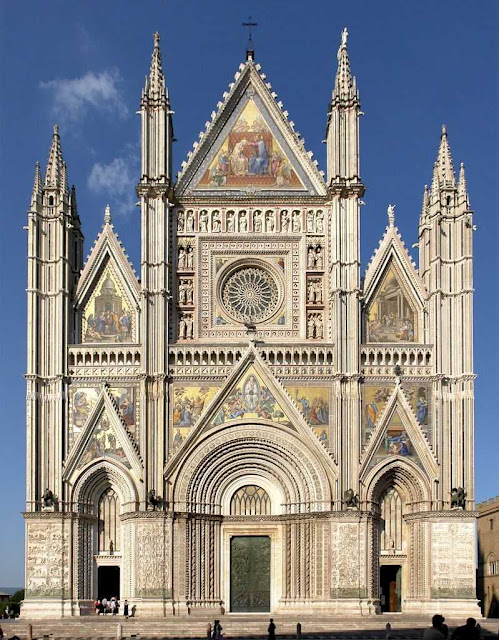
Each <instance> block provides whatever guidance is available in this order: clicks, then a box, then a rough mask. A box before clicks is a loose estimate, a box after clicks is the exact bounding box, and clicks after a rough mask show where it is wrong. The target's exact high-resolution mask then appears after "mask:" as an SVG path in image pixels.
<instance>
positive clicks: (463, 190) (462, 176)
mask: <svg viewBox="0 0 499 640" xmlns="http://www.w3.org/2000/svg"><path fill="white" fill-rule="evenodd" d="M457 193H458V196H459V200H465V201H466V202H467V203H468V187H467V184H466V173H465V170H464V162H461V166H460V167H459V180H458V183H457Z"/></svg>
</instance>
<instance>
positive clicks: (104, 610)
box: [102, 598, 107, 615]
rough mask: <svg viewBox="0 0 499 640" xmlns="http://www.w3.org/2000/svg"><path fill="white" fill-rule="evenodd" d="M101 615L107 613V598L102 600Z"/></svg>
mask: <svg viewBox="0 0 499 640" xmlns="http://www.w3.org/2000/svg"><path fill="white" fill-rule="evenodd" d="M102 613H103V614H104V615H106V613H107V598H102Z"/></svg>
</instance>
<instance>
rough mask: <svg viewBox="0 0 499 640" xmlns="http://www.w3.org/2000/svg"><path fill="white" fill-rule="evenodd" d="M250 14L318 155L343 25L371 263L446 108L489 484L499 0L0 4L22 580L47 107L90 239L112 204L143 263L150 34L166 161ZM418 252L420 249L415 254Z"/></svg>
mask: <svg viewBox="0 0 499 640" xmlns="http://www.w3.org/2000/svg"><path fill="white" fill-rule="evenodd" d="M248 14H251V15H253V16H254V17H255V18H256V19H257V20H258V22H259V27H258V28H257V30H256V33H255V37H254V40H255V49H256V59H257V61H258V62H260V63H261V65H262V70H263V71H264V72H265V73H266V74H267V79H268V80H269V81H270V82H271V83H272V85H273V89H274V90H275V91H276V92H277V93H278V94H279V98H278V99H280V100H282V101H283V103H284V108H285V109H286V110H287V111H289V114H290V118H291V119H292V120H293V121H294V122H295V124H296V129H297V130H299V131H300V132H301V133H302V135H303V137H304V138H305V141H306V147H307V148H308V149H310V150H312V151H313V152H314V153H315V157H316V158H317V159H318V160H319V166H320V168H321V169H324V170H325V147H324V145H323V144H321V141H322V139H323V137H324V130H325V121H326V111H327V105H328V101H329V98H330V93H331V89H332V86H333V79H334V71H335V63H336V51H337V48H338V44H339V41H340V33H341V29H342V28H343V27H344V26H345V25H346V26H348V30H349V32H350V37H349V52H350V59H351V63H352V67H353V71H354V73H355V75H356V76H357V80H358V86H359V89H360V96H361V102H362V108H363V110H364V112H365V114H366V115H365V117H364V118H363V119H362V122H361V127H362V128H361V152H362V156H361V168H362V177H363V180H364V182H365V184H366V185H367V192H366V194H365V197H364V200H365V202H366V206H365V207H363V209H362V259H363V266H364V268H365V265H366V264H367V262H368V260H369V258H370V256H371V254H372V252H373V250H374V249H375V247H376V246H377V244H378V240H379V238H380V237H381V235H382V233H383V231H384V228H385V225H386V207H387V204H388V203H395V204H396V205H397V209H396V214H397V226H398V227H399V229H400V231H401V232H402V234H403V237H404V239H405V242H406V245H408V246H409V247H410V246H411V245H412V244H413V243H414V242H416V240H417V223H418V216H419V212H420V207H421V198H422V193H423V186H424V184H425V183H429V182H430V181H431V171H432V165H433V162H434V160H435V156H436V152H437V148H438V143H439V137H440V130H441V125H442V123H446V125H447V129H448V132H449V140H450V145H451V150H452V153H453V158H454V166H455V167H458V166H459V163H460V162H461V161H464V162H465V164H466V171H467V179H468V188H469V192H470V199H471V205H472V208H473V209H474V210H475V212H476V216H475V223H476V225H477V227H478V230H477V232H476V234H475V255H476V262H475V286H476V297H475V312H476V315H475V369H476V372H477V373H478V379H477V383H476V496H477V499H478V500H483V499H485V498H488V497H490V496H494V495H497V494H499V473H498V472H497V455H498V451H499V429H498V428H497V413H496V409H495V407H496V404H495V400H496V396H495V394H496V393H497V389H498V387H499V385H498V382H499V380H498V374H497V369H498V367H497V356H498V353H497V346H496V345H497V342H496V335H495V332H496V331H497V327H498V326H499V322H498V320H499V318H498V313H497V311H498V309H497V301H496V296H497V293H498V289H497V272H498V268H497V232H498V224H497V217H498V206H497V205H498V195H497V175H498V169H499V167H498V161H497V142H498V135H497V134H498V117H497V110H498V101H497V93H496V92H497V59H498V55H497V54H498V52H497V42H498V41H497V35H496V34H497V30H498V26H499V25H498V20H497V17H498V16H497V2H496V0H490V1H487V0H483V1H482V2H479V3H472V2H468V1H466V2H464V1H461V0H439V2H435V1H434V0H418V2H401V1H400V0H393V1H381V2H372V0H362V1H361V0H357V1H356V2H334V1H331V0H321V1H316V2H314V1H311V2H308V3H304V2H302V1H301V0H272V2H269V1H268V0H266V1H264V0H252V2H242V1H241V0H240V1H238V2H237V1H236V2H234V0H217V1H216V2H211V3H208V2H200V1H199V0H183V2H168V1H166V0H163V1H161V0H147V1H146V2H132V1H128V0H120V1H118V0H106V1H105V2H102V0H87V1H86V2H79V1H75V0H62V1H55V0H46V1H45V2H43V3H42V2H30V3H29V4H26V3H13V2H3V3H1V6H0V41H1V44H0V47H1V60H2V65H1V68H0V90H1V95H2V100H1V104H0V127H1V129H0V135H1V138H0V140H1V145H0V152H1V156H0V181H1V193H2V205H3V206H2V233H1V235H0V243H1V249H0V260H1V263H2V264H1V270H0V273H1V278H2V281H1V285H2V288H1V291H2V299H3V304H4V312H3V313H2V314H1V315H0V322H1V334H0V335H1V336H2V341H1V371H0V375H1V389H2V399H3V402H2V404H3V407H4V409H3V414H2V415H3V419H2V420H1V422H0V442H1V443H2V444H1V447H0V469H1V472H2V474H1V477H2V501H1V507H0V522H1V526H0V549H1V550H2V552H1V553H0V584H3V585H5V586H8V585H14V586H15V585H20V584H22V583H23V552H24V539H23V535H24V534H23V531H24V525H23V520H22V517H21V515H20V512H21V511H22V510H23V508H24V468H25V451H24V447H25V418H24V412H25V406H24V395H25V385H24V380H23V377H22V376H23V374H24V371H25V335H26V330H25V318H26V314H25V287H26V232H25V231H23V225H25V224H26V211H27V209H28V206H29V198H30V193H31V187H32V182H33V173H34V166H35V162H36V161H37V160H40V161H41V163H42V169H43V170H44V169H45V163H46V159H47V155H48V150H49V145H50V139H51V132H52V126H53V124H54V123H55V122H58V123H59V125H60V130H61V138H62V147H63V152H64V157H65V160H66V162H67V164H68V168H69V180H70V183H74V184H76V188H77V194H78V204H79V211H80V216H81V218H82V222H83V229H84V233H85V237H86V245H85V249H86V253H88V251H89V249H90V246H91V244H92V242H93V240H94V238H95V236H96V234H97V232H98V230H99V228H100V226H101V224H102V217H103V211H104V207H105V205H106V203H107V202H109V203H110V205H111V208H112V211H113V217H114V222H115V228H116V229H117V231H118V232H119V234H120V237H121V239H122V240H123V242H124V244H125V246H126V248H127V250H128V253H129V254H130V257H131V259H132V261H133V263H134V265H135V266H136V267H138V266H139V264H140V263H139V249H140V246H139V211H138V209H137V208H135V207H134V203H135V201H136V198H135V193H134V185H135V183H136V182H137V180H138V171H139V119H138V116H137V115H135V111H136V110H137V108H138V106H139V100H140V92H141V89H142V85H143V81H144V76H145V74H146V73H147V71H148V68H149V63H150V56H151V51H152V43H153V41H152V34H153V32H154V31H156V30H158V31H159V32H160V33H161V46H162V50H163V62H164V67H165V72H166V76H167V83H168V86H169V89H170V96H171V100H172V105H173V109H174V110H175V116H174V118H175V119H174V126H175V135H176V138H177V139H178V142H177V143H176V144H175V148H174V154H175V155H174V163H175V169H176V170H177V169H178V168H179V167H180V163H181V162H182V160H184V159H185V157H186V154H187V151H188V150H189V149H190V148H191V146H192V143H193V142H194V140H196V139H197V137H198V133H199V131H201V130H202V129H203V128H204V123H205V121H206V120H208V119H209V118H210V114H211V111H212V110H213V109H214V107H215V105H216V103H217V101H218V100H220V99H221V95H222V93H223V92H224V91H225V90H226V89H227V85H228V84H229V82H231V81H232V79H233V76H234V73H235V72H236V71H237V68H238V65H239V63H240V62H241V61H243V60H244V52H245V47H246V41H247V34H246V33H245V32H244V30H243V29H242V27H241V26H240V25H241V22H242V21H243V20H245V19H246V18H247V16H248ZM414 257H416V256H414Z"/></svg>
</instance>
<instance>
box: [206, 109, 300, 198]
mask: <svg viewBox="0 0 499 640" xmlns="http://www.w3.org/2000/svg"><path fill="white" fill-rule="evenodd" d="M247 187H252V188H254V189H276V188H277V189H279V188H282V187H286V188H288V189H289V188H291V189H293V188H294V189H303V188H304V186H303V184H302V182H301V180H300V178H299V177H298V175H297V174H296V171H295V170H294V169H293V167H292V164H291V162H290V161H289V159H288V158H287V157H286V154H285V153H284V151H283V149H282V147H281V146H280V145H279V143H278V142H277V140H276V138H275V136H274V135H273V134H272V132H271V130H270V129H269V127H268V125H267V123H266V122H265V119H264V118H263V117H262V114H261V112H260V110H259V108H258V107H257V105H256V104H255V102H254V100H252V99H250V100H248V102H247V104H246V106H245V107H244V109H243V110H242V112H241V114H240V115H239V118H238V119H237V120H236V122H235V123H234V125H233V126H232V128H231V130H230V131H229V133H228V135H227V137H226V138H225V140H224V141H223V143H222V146H221V147H220V149H219V151H218V153H217V154H216V155H215V157H214V158H213V160H212V161H211V163H210V165H209V166H208V168H207V170H206V172H205V173H204V175H203V177H202V178H201V180H200V181H199V184H198V185H197V187H196V188H197V189H210V190H212V189H220V188H222V189H227V188H233V189H234V188H235V189H241V188H247Z"/></svg>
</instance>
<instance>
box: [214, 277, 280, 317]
mask: <svg viewBox="0 0 499 640" xmlns="http://www.w3.org/2000/svg"><path fill="white" fill-rule="evenodd" d="M221 298H222V301H223V304H224V307H225V310H226V311H227V313H228V314H229V315H230V316H232V317H233V318H234V319H236V320H239V321H241V322H263V321H264V320H267V319H268V318H270V317H271V316H272V315H273V314H274V313H275V311H276V309H277V307H278V305H279V287H278V284H277V281H276V279H275V278H274V276H273V275H272V274H271V273H270V272H269V271H267V270H265V269H263V268H261V267H257V266H251V267H243V268H241V269H238V270H237V271H235V272H233V273H231V274H230V275H229V276H228V278H227V279H226V280H225V282H224V283H223V285H222V290H221Z"/></svg>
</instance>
